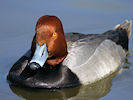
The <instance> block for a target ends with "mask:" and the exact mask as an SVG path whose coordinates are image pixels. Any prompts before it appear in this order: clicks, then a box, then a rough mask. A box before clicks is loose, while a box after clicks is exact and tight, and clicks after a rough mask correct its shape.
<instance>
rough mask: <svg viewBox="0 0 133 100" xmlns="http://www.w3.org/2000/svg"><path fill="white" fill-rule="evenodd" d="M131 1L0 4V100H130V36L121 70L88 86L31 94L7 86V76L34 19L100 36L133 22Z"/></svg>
mask: <svg viewBox="0 0 133 100" xmlns="http://www.w3.org/2000/svg"><path fill="white" fill-rule="evenodd" d="M132 9H133V1H132V0H108V1H107V0H100V1H99V0H56V1H52V0H51V1H50V0H27V1H26V0H25V1H18V0H1V2H0V41H1V42H0V63H1V67H0V99H1V100H9V99H10V100H23V99H27V100H36V99H38V98H39V100H97V99H100V100H118V99H120V100H125V99H127V100H132V98H133V95H132V92H133V84H132V83H133V78H132V76H133V45H132V43H133V35H131V38H130V42H129V51H130V54H129V56H128V57H127V59H126V60H125V64H124V65H123V66H121V68H120V70H119V71H118V72H117V73H115V74H113V75H111V76H109V77H107V78H105V79H103V80H101V81H99V82H97V83H95V84H91V85H87V86H82V87H76V88H71V89H63V90H54V91H49V90H30V89H24V88H20V87H13V86H9V84H8V82H7V81H6V75H7V73H8V71H9V69H10V68H11V66H12V65H13V63H14V62H15V61H16V60H18V59H19V58H20V57H21V56H22V55H23V54H24V53H25V52H26V51H27V50H28V49H29V48H30V45H31V41H32V37H33V36H34V32H35V31H34V30H35V24H36V21H37V19H38V18H39V17H40V16H42V15H46V14H50V15H56V16H58V17H59V18H60V19H61V20H62V23H63V27H64V31H65V32H81V33H102V32H105V31H106V30H108V29H112V28H113V27H114V26H115V25H116V24H119V23H121V22H122V21H124V20H125V19H128V20H133V13H132Z"/></svg>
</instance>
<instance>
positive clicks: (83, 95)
mask: <svg viewBox="0 0 133 100" xmlns="http://www.w3.org/2000/svg"><path fill="white" fill-rule="evenodd" d="M116 74H117V72H115V73H113V74H112V75H110V76H108V77H106V78H104V79H102V80H100V81H98V82H96V83H93V84H90V85H85V86H80V87H76V88H68V89H59V90H44V89H37V90H36V89H26V88H21V87H15V86H12V85H10V88H11V90H12V91H13V92H14V93H15V94H16V95H18V96H20V97H22V98H25V99H26V100H66V99H67V100H97V99H98V98H101V97H103V96H105V95H106V94H108V93H109V92H110V88H111V86H112V78H113V77H114V76H115V75H116Z"/></svg>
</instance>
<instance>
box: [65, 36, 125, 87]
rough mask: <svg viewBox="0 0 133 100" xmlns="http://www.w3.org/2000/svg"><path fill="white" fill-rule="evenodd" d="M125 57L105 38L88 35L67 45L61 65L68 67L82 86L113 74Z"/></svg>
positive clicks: (120, 48)
mask: <svg viewBox="0 0 133 100" xmlns="http://www.w3.org/2000/svg"><path fill="white" fill-rule="evenodd" d="M68 35H69V34H68ZM125 56H126V52H125V51H124V50H123V48H122V47H121V46H120V45H117V44H116V43H114V42H113V41H112V40H109V39H107V37H106V36H104V35H103V36H102V35H98V34H97V35H96V34H95V35H88V36H87V37H85V38H82V39H80V40H78V41H75V42H72V43H71V44H70V45H68V56H67V57H66V59H65V60H64V61H63V65H65V66H68V68H69V69H71V70H72V72H74V73H75V74H76V75H77V76H78V78H79V79H80V82H81V83H82V84H84V83H88V82H94V81H96V80H98V79H100V78H102V77H104V76H106V75H108V74H110V73H112V72H114V71H115V70H116V69H117V68H118V67H119V65H120V64H121V63H122V61H123V59H124V57H125Z"/></svg>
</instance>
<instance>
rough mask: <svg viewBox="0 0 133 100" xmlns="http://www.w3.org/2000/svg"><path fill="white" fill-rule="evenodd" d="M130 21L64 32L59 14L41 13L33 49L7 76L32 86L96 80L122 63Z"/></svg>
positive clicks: (41, 86)
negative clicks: (93, 30)
mask: <svg viewBox="0 0 133 100" xmlns="http://www.w3.org/2000/svg"><path fill="white" fill-rule="evenodd" d="M131 24H132V22H131V21H130V22H129V21H127V20H126V21H125V22H124V23H122V24H118V25H116V26H115V27H114V28H113V29H112V30H109V31H106V32H105V33H103V34H87V35H86V34H80V33H68V34H64V31H63V27H62V23H61V21H60V19H59V18H58V17H56V16H49V15H45V16H42V17H40V18H39V20H38V21H37V24H36V32H35V36H34V38H33V41H32V45H31V49H30V50H29V51H27V52H26V54H24V55H23V56H22V57H21V58H20V59H19V60H18V61H17V62H16V63H15V64H14V65H13V67H12V68H11V69H10V71H9V73H8V76H7V79H8V80H9V81H10V83H12V84H14V85H20V86H24V87H31V88H66V87H74V86H79V85H81V84H88V83H92V82H95V81H97V80H99V79H101V78H103V77H105V76H107V75H109V74H111V73H113V72H115V71H116V70H117V69H118V67H119V66H120V65H121V64H122V62H123V60H124V58H125V57H126V55H127V52H128V40H129V37H130V33H131Z"/></svg>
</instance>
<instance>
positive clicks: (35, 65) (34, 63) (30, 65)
mask: <svg viewBox="0 0 133 100" xmlns="http://www.w3.org/2000/svg"><path fill="white" fill-rule="evenodd" d="M29 67H30V68H31V69H32V70H37V69H38V68H41V66H40V65H39V64H38V63H36V62H32V63H30V64H29Z"/></svg>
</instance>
